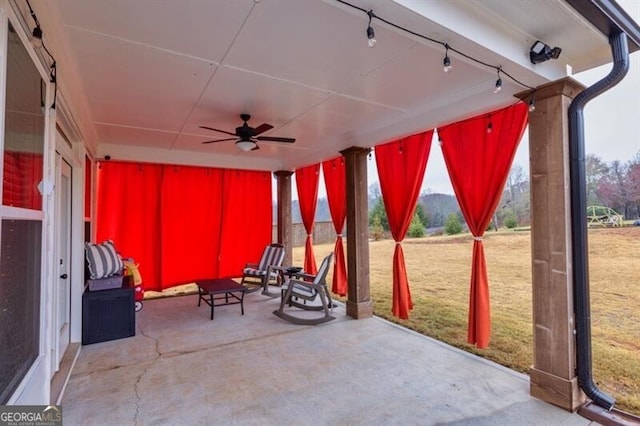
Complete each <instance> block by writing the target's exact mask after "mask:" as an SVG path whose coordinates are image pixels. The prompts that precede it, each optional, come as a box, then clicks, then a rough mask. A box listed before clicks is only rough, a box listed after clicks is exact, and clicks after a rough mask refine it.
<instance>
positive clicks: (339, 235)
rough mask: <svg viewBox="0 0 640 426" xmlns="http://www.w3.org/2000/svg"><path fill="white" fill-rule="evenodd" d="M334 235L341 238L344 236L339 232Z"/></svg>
mask: <svg viewBox="0 0 640 426" xmlns="http://www.w3.org/2000/svg"><path fill="white" fill-rule="evenodd" d="M336 236H337V237H340V238H342V237H344V234H342V233H340V234H336Z"/></svg>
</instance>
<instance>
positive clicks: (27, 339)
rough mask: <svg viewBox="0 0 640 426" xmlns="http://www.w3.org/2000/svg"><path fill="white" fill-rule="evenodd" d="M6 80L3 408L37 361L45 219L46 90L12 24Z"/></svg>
mask: <svg viewBox="0 0 640 426" xmlns="http://www.w3.org/2000/svg"><path fill="white" fill-rule="evenodd" d="M6 79H7V80H6V99H5V105H6V108H5V129H4V151H3V162H4V171H3V176H2V189H3V194H2V204H3V205H4V206H9V207H20V209H9V210H11V217H10V218H7V217H2V218H1V219H2V221H1V222H0V228H1V230H0V348H1V349H0V404H5V403H6V402H7V401H8V400H9V398H10V397H11V395H12V394H13V392H14V391H15V389H16V387H17V386H18V385H19V384H20V382H21V381H22V379H23V378H24V376H25V375H26V374H27V372H28V371H29V368H30V367H31V366H32V365H33V362H34V361H35V360H36V359H37V357H38V353H39V339H40V297H41V296H40V293H41V292H40V280H41V278H40V277H41V275H40V265H41V263H42V220H39V219H36V220H34V215H33V211H34V210H35V211H41V210H42V196H41V195H40V192H39V191H38V183H39V182H40V181H41V180H42V176H43V153H44V123H45V120H44V115H43V111H42V109H43V108H42V106H43V105H44V93H45V87H44V82H43V80H42V79H41V77H40V74H39V73H38V70H37V68H36V67H35V65H34V64H33V62H32V61H31V58H30V57H29V55H28V53H27V50H26V49H25V47H24V46H23V45H22V43H21V41H20V39H19V38H18V35H17V34H16V32H15V30H14V28H13V26H11V24H9V31H8V40H7V75H6ZM25 209H29V210H25ZM7 211H8V210H7ZM36 217H42V215H40V216H36Z"/></svg>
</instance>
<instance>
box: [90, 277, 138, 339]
mask: <svg viewBox="0 0 640 426" xmlns="http://www.w3.org/2000/svg"><path fill="white" fill-rule="evenodd" d="M126 278H129V277H125V280H124V284H123V286H122V287H121V288H115V289H110V290H99V291H89V290H86V291H85V292H84V294H83V295H82V344H83V345H89V344H91V343H98V342H105V341H107V340H114V339H121V338H123V337H130V336H135V334H136V317H135V305H134V290H135V289H134V287H133V286H130V281H131V280H129V279H126Z"/></svg>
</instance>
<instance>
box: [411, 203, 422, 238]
mask: <svg viewBox="0 0 640 426" xmlns="http://www.w3.org/2000/svg"><path fill="white" fill-rule="evenodd" d="M407 235H408V236H409V237H412V238H420V237H424V225H423V224H422V220H420V215H419V214H418V212H417V210H416V212H415V213H414V215H413V219H411V224H410V225H409V230H408V231H407Z"/></svg>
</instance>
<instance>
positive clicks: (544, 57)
mask: <svg viewBox="0 0 640 426" xmlns="http://www.w3.org/2000/svg"><path fill="white" fill-rule="evenodd" d="M560 52H562V49H560V48H559V47H554V48H551V46H549V45H548V44H545V43H543V42H541V41H540V40H538V41H536V42H535V43H533V46H531V50H529V59H531V63H532V64H539V63H541V62H545V61H548V60H549V59H558V56H560Z"/></svg>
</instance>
